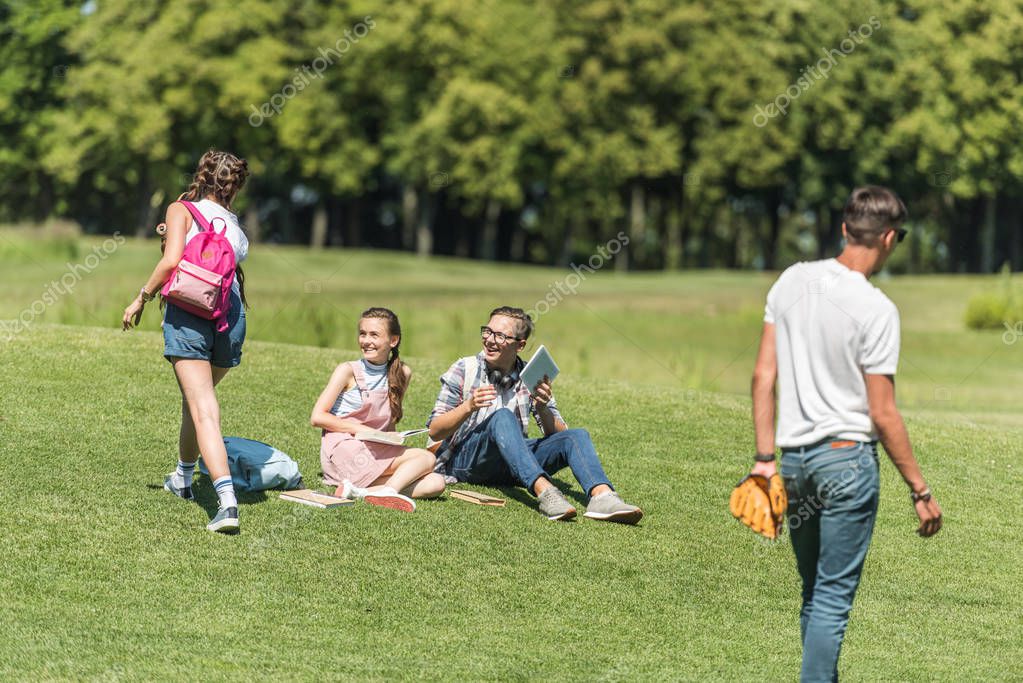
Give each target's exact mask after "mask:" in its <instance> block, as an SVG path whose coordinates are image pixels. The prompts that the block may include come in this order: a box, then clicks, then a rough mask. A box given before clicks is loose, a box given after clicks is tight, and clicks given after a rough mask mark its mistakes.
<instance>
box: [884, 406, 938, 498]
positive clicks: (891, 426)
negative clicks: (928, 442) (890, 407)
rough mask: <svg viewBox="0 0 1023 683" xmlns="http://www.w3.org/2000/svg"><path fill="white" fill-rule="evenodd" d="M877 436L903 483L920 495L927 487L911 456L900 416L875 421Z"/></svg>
mask: <svg viewBox="0 0 1023 683" xmlns="http://www.w3.org/2000/svg"><path fill="white" fill-rule="evenodd" d="M874 424H875V426H876V427H877V434H878V437H879V438H880V440H881V444H882V445H883V446H884V450H885V452H886V453H888V458H889V459H890V460H891V461H892V464H893V465H895V468H896V469H897V470H898V471H899V474H901V475H902V479H903V481H905V482H906V485H907V486H909V488H910V489H911V490H913V491H916V492H917V493H920V492H921V491H923V490H924V489H925V488H926V487H927V483H926V482H925V481H924V476H923V473H922V472H921V471H920V465H919V463H917V461H916V458H915V457H914V456H913V446H912V444H910V442H909V432H908V431H906V424H905V423H904V422H903V421H902V415H900V414H899V413H895V414H894V415H891V416H888V417H886V418H884V419H882V420H880V421H877V420H875V423H874Z"/></svg>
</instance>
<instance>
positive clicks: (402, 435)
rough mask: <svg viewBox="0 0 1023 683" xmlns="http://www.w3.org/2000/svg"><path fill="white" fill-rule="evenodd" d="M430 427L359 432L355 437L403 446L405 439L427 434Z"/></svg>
mask: <svg viewBox="0 0 1023 683" xmlns="http://www.w3.org/2000/svg"><path fill="white" fill-rule="evenodd" d="M428 431H430V430H429V429H406V430H405V431H404V432H378V431H376V430H374V431H371V432H359V433H358V434H356V435H355V438H356V439H358V440H359V441H372V442H373V443H386V444H390V445H392V446H401V445H402V444H404V443H405V440H406V439H408V438H409V437H412V436H417V435H419V434H425V433H426V432H428Z"/></svg>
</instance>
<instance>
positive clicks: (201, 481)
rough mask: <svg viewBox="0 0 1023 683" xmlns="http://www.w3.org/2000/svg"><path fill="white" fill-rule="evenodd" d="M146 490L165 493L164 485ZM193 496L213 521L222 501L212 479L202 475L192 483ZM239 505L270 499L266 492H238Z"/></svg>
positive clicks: (195, 501)
mask: <svg viewBox="0 0 1023 683" xmlns="http://www.w3.org/2000/svg"><path fill="white" fill-rule="evenodd" d="M146 488H148V489H151V490H153V491H163V484H146ZM192 495H193V496H194V498H193V501H192V502H194V503H196V504H198V505H199V507H201V508H202V509H203V510H205V511H206V515H207V517H209V518H210V519H213V517H214V516H215V515H216V514H217V510H218V509H220V499H219V498H217V491H216V489H214V488H213V482H211V481H210V478H209V477H207V476H204V475H200V476H199V477H198V478H196V480H195V481H194V482H193V483H192ZM235 495H236V496H237V498H238V503H239V505H258V504H260V503H265V502H266V501H267V500H268V498H267V497H266V492H265V491H238V492H236V493H235Z"/></svg>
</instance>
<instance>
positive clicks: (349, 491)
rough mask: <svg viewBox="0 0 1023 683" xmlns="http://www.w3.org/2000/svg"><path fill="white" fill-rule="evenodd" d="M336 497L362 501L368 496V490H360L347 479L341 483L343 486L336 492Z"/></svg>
mask: <svg viewBox="0 0 1023 683" xmlns="http://www.w3.org/2000/svg"><path fill="white" fill-rule="evenodd" d="M334 495H335V496H337V497H338V498H348V499H349V500H360V499H362V498H363V496H365V495H366V489H363V488H359V487H358V486H356V485H355V484H353V483H352V482H350V481H348V480H347V479H345V480H344V481H343V482H341V486H338V487H337V490H336V491H334Z"/></svg>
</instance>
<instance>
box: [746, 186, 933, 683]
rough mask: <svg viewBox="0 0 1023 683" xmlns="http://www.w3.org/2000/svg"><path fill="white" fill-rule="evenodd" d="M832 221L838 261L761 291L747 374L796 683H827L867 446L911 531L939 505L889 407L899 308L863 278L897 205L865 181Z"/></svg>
mask: <svg viewBox="0 0 1023 683" xmlns="http://www.w3.org/2000/svg"><path fill="white" fill-rule="evenodd" d="M843 218H844V222H843V223H842V234H843V235H844V236H845V238H846V244H847V246H846V247H845V249H844V250H843V252H842V253H841V255H839V256H838V257H837V258H834V259H827V260H823V261H814V262H809V263H798V264H796V265H794V266H792V267H791V268H789V269H788V270H786V271H785V272H784V273H782V275H781V277H779V278H778V281H777V282H776V283H775V284H774V286H773V287H772V288H771V291H770V292H769V293H768V295H767V307H766V310H765V314H764V329H763V336H762V338H761V341H760V352H759V355H758V356H757V364H756V370H755V371H754V373H753V386H752V393H753V422H754V426H755V428H756V444H757V455H756V457H755V460H756V462H755V464H754V466H753V473H754V474H760V475H763V476H765V477H770V476H772V475H774V473H775V471H776V470H775V462H774V460H775V455H774V451H775V447H776V446H777V447H778V448H780V449H781V452H782V459H781V474H782V478H783V479H784V481H785V489H786V493H787V494H788V499H789V507H788V516H789V529H790V534H791V536H792V548H793V550H794V551H795V555H796V565H797V567H798V570H799V575H800V577H801V578H802V582H803V591H802V597H803V606H802V610H801V612H800V627H801V633H802V642H803V664H802V673H801V677H800V680H802V681H834V680H838V653H839V650H840V648H841V645H842V638H843V636H844V634H845V628H846V624H847V623H848V618H849V610H850V609H851V607H852V602H853V597H854V595H855V593H856V588H857V586H858V585H859V582H860V574H861V572H862V570H863V563H864V559H865V558H866V555H867V547H868V546H869V545H870V537H871V534H872V532H873V528H874V519H875V516H876V513H877V502H878V464H877V448H876V444H877V440H878V439H880V440H881V443H882V444H883V445H884V447H885V451H886V452H887V453H888V457H889V458H890V459H891V461H892V462H893V463H894V465H895V467H896V468H897V469H898V470H899V473H900V474H901V475H902V478H903V479H904V480H905V482H906V484H907V485H908V486H909V490H910V498H911V500H912V503H913V505H914V507H915V508H916V513H917V516H918V517H919V518H920V527H919V528H918V529H917V532H918V533H919V534H920V535H921V536H932V535H934V534H936V533H937V532H938V530H939V529H940V528H941V509H940V508H939V507H938V503H937V501H935V500H934V498H933V496H932V495H931V491H930V489H929V488H928V487H927V483H926V482H925V481H924V478H923V475H922V474H921V472H920V467H919V466H918V465H917V462H916V459H915V458H914V457H913V449H912V447H911V446H910V442H909V435H908V434H907V432H906V427H905V425H904V424H903V421H902V416H901V415H900V414H899V410H898V408H896V407H895V370H896V366H897V365H898V360H899V334H900V333H899V312H898V309H896V307H895V304H893V303H892V302H891V300H889V299H888V297H887V296H885V295H884V294H883V293H882V292H881V290H879V289H877V288H876V287H874V286H873V285H871V284H870V283H869V282H868V281H867V280H868V278H869V277H870V276H871V275H872V274H874V273H876V272H878V271H879V270H880V269H881V268H882V267H883V266H884V263H885V261H886V260H887V259H888V257H889V256H890V255H891V253H892V251H893V250H894V249H895V247H896V245H897V244H898V243H899V242H901V241H902V239H903V238H904V237H905V235H906V231H905V230H903V229H902V223H903V221H904V220H905V218H906V207H905V205H904V204H903V203H902V201H901V200H900V199H899V198H898V197H897V196H896V195H895V193H893V192H892V191H891V190H888V189H886V188H883V187H877V186H866V187H861V188H858V189H856V190H854V191H853V193H852V195H851V196H850V197H849V200H848V202H847V203H846V205H845V212H844V216H843ZM776 380H777V387H778V390H777V399H778V411H777V416H778V424H777V436H776V435H775V429H774V427H775V424H774V423H775V381H776Z"/></svg>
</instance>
